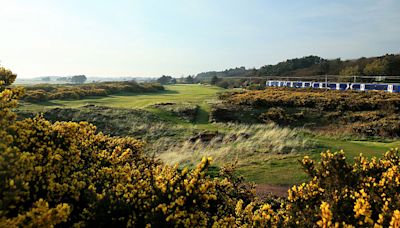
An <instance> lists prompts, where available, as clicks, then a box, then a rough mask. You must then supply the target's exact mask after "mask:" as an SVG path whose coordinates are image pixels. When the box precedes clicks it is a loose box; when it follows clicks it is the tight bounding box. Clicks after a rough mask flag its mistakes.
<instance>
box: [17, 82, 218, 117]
mask: <svg viewBox="0 0 400 228" xmlns="http://www.w3.org/2000/svg"><path fill="white" fill-rule="evenodd" d="M221 91H223V89H222V88H219V87H215V86H205V85H183V84H182V85H167V86H165V91H162V92H156V93H147V94H137V93H122V94H118V95H109V96H107V97H90V98H85V99H81V100H52V101H49V102H44V103H25V104H24V105H23V109H26V110H32V111H42V110H46V109H49V108H56V107H74V108H76V107H80V106H83V105H87V104H94V105H102V106H109V107H121V108H146V107H148V106H150V105H153V104H156V103H163V102H176V103H183V102H185V103H191V104H198V105H200V106H203V107H204V108H207V107H208V106H207V105H206V103H205V102H206V101H208V100H210V99H214V98H216V95H217V93H218V92H221Z"/></svg>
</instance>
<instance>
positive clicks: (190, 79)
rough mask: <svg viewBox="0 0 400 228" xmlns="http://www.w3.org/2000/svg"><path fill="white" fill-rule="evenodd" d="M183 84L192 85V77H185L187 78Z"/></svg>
mask: <svg viewBox="0 0 400 228" xmlns="http://www.w3.org/2000/svg"><path fill="white" fill-rule="evenodd" d="M185 82H186V83H187V84H193V83H194V77H192V76H191V75H189V76H187V78H186V79H185Z"/></svg>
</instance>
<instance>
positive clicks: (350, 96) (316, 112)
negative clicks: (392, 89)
mask: <svg viewBox="0 0 400 228" xmlns="http://www.w3.org/2000/svg"><path fill="white" fill-rule="evenodd" d="M220 99H221V101H222V103H221V104H217V105H215V106H214V107H213V109H212V113H211V116H212V117H213V120H214V121H240V122H254V121H256V120H257V118H255V117H258V121H263V122H265V121H267V122H268V121H274V122H276V123H279V124H283V125H288V124H290V125H292V126H304V125H306V124H307V125H312V126H314V127H316V128H318V127H320V128H323V127H326V126H329V125H331V126H332V127H333V126H334V127H335V128H337V127H341V128H349V129H351V130H352V132H353V133H356V134H361V135H367V136H391V137H396V136H400V131H399V126H400V118H399V115H398V113H399V112H400V94H396V93H386V92H374V91H369V92H356V91H333V90H327V91H325V90H311V89H291V88H268V89H265V90H262V91H245V92H233V93H232V92H231V93H225V94H222V95H221V96H220ZM238 110H242V111H241V112H240V115H241V116H239V115H236V114H235V113H236V112H237V111H238ZM232 113H233V114H232Z"/></svg>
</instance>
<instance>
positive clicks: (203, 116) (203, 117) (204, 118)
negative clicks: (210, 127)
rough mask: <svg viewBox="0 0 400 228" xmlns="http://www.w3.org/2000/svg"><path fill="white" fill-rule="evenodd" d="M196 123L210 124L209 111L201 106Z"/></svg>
mask: <svg viewBox="0 0 400 228" xmlns="http://www.w3.org/2000/svg"><path fill="white" fill-rule="evenodd" d="M195 123H196V124H208V112H207V111H206V110H204V109H203V108H202V107H199V109H198V111H197V116H196V120H195Z"/></svg>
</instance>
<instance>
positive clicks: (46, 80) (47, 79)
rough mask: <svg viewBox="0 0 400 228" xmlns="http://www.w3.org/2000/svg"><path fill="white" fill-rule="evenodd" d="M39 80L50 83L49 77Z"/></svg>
mask: <svg viewBox="0 0 400 228" xmlns="http://www.w3.org/2000/svg"><path fill="white" fill-rule="evenodd" d="M41 80H42V81H44V82H49V81H51V78H50V77H43V78H42V79H41Z"/></svg>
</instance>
